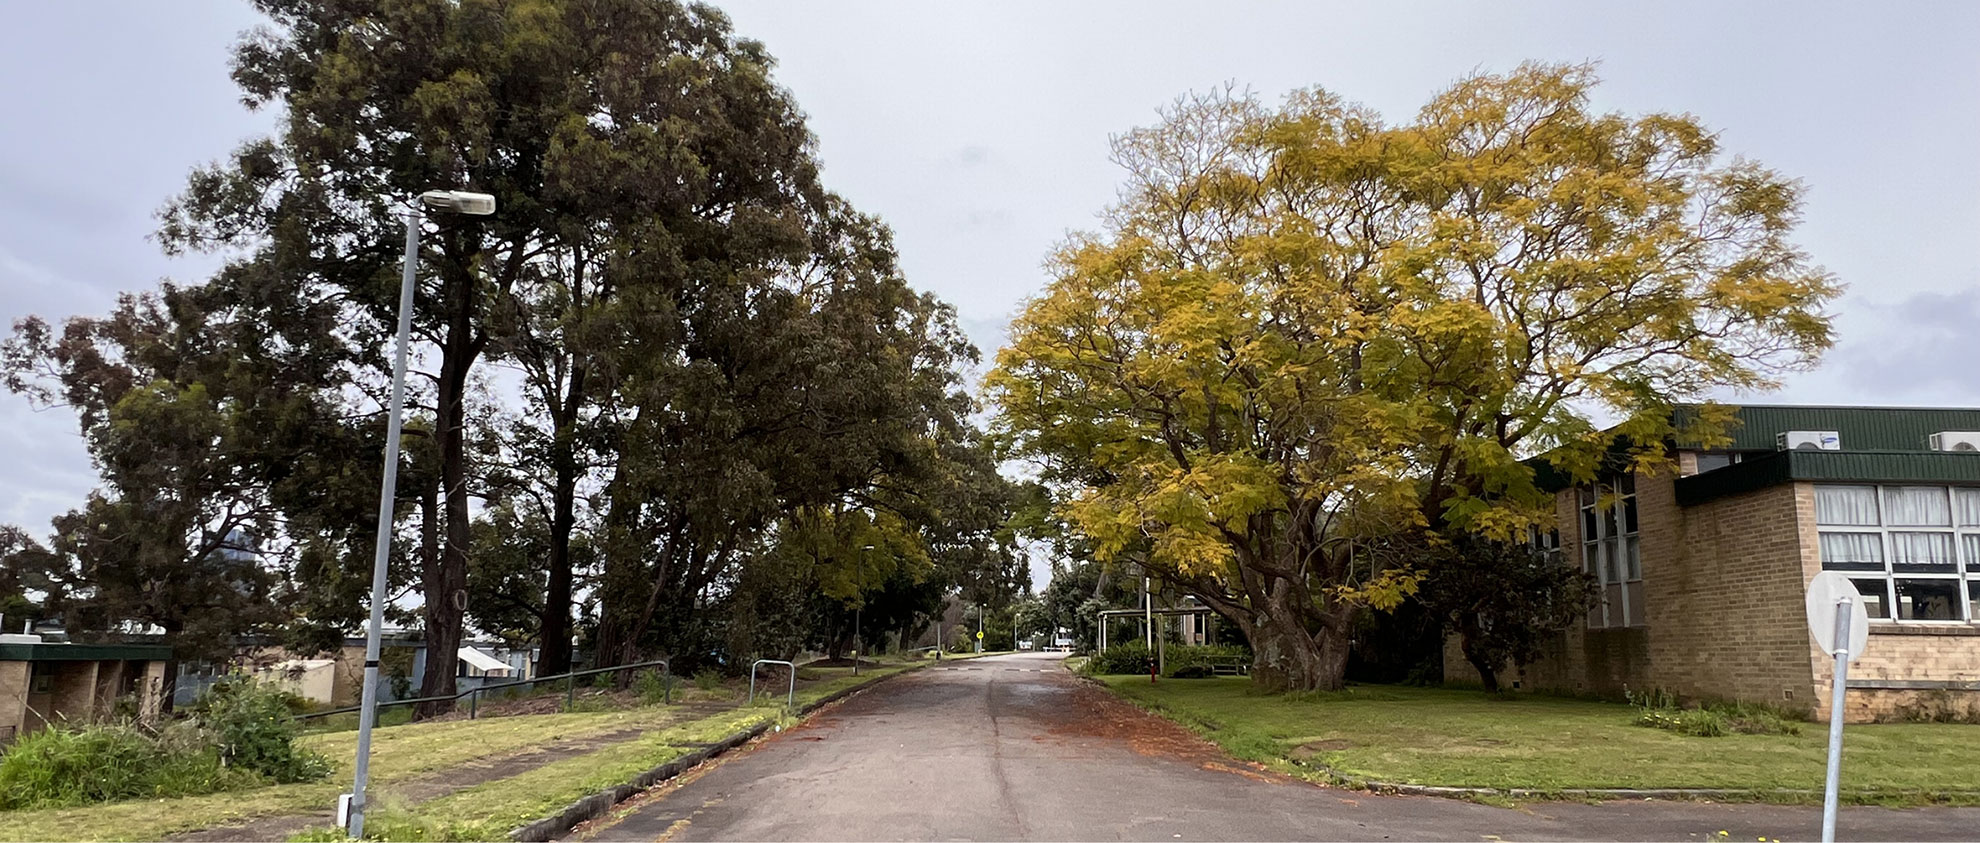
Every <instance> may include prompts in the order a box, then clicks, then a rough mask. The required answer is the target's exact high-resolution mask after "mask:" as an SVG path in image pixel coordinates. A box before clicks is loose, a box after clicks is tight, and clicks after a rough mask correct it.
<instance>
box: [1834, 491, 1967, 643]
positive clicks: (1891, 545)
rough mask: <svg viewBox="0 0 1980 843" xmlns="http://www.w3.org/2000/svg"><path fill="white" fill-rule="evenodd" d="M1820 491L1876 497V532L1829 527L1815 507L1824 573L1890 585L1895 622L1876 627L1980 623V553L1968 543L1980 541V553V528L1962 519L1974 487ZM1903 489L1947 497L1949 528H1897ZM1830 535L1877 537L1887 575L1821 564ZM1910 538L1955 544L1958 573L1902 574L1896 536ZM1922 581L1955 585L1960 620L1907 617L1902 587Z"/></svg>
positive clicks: (1888, 603)
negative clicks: (1964, 497)
mask: <svg viewBox="0 0 1980 843" xmlns="http://www.w3.org/2000/svg"><path fill="white" fill-rule="evenodd" d="M1814 485H1815V494H1816V495H1817V496H1819V495H1821V494H1822V490H1823V489H1825V488H1857V489H1863V488H1868V489H1871V490H1872V491H1873V492H1874V493H1875V498H1876V505H1877V506H1876V509H1877V519H1876V520H1877V523H1876V525H1874V526H1872V525H1861V524H1824V523H1822V521H1821V516H1820V515H1819V513H1820V512H1821V505H1820V504H1819V503H1817V505H1816V506H1815V511H1816V512H1817V513H1818V514H1817V515H1816V517H1815V531H1816V545H1815V546H1816V556H1817V559H1818V560H1819V561H1820V563H1821V565H1822V570H1824V571H1837V572H1839V573H1841V574H1843V575H1844V576H1847V577H1849V578H1850V579H1851V580H1852V581H1855V580H1864V581H1869V580H1881V581H1882V582H1883V584H1884V593H1883V604H1884V607H1885V610H1886V613H1887V614H1888V615H1889V616H1888V617H1883V618H1871V623H1878V624H1926V625H1941V626H1943V625H1948V624H1961V625H1972V624H1976V623H1980V616H1976V614H1980V613H1976V611H1975V610H1976V606H1975V604H1976V602H1980V600H1976V597H1980V552H1970V551H1969V549H1968V539H1967V537H1968V536H1974V537H1976V539H1975V541H1974V546H1975V548H1976V549H1980V523H1973V524H1968V523H1965V520H1966V519H1964V518H1962V517H1961V515H1960V507H1959V498H1960V490H1962V489H1965V488H1970V487H1964V486H1953V485H1940V484H1929V483H1925V484H1921V483H1816V484H1814ZM1902 489H1914V490H1917V489H1931V490H1933V491H1935V492H1937V493H1939V494H1942V495H1944V496H1945V502H1946V512H1947V517H1946V524H1945V525H1943V526H1940V525H1909V524H1905V525H1894V524H1892V523H1891V518H1892V516H1891V509H1892V506H1891V503H1890V497H1891V495H1892V494H1893V493H1894V492H1898V490H1902ZM1830 533H1854V534H1859V535H1874V536H1876V537H1877V542H1878V548H1879V551H1880V553H1881V555H1882V562H1883V567H1882V570H1851V569H1849V568H1842V567H1835V568H1832V567H1830V566H1829V563H1828V560H1826V559H1821V546H1822V543H1821V537H1822V535H1824V534H1830ZM1907 533H1923V534H1935V535H1942V536H1946V537H1948V538H1950V540H1951V544H1952V562H1953V566H1952V569H1951V570H1950V571H1899V570H1897V567H1898V560H1897V540H1896V539H1894V538H1893V536H1894V535H1896V534H1907ZM1919 580H1932V581H1939V582H1950V583H1952V584H1953V585H1954V586H1955V591H1956V599H1955V600H1954V601H1953V604H1954V611H1955V612H1957V613H1958V615H1959V617H1956V618H1907V617H1904V604H1902V603H1900V602H1899V601H1898V590H1897V584H1898V582H1899V581H1919ZM1859 590H1860V587H1859Z"/></svg>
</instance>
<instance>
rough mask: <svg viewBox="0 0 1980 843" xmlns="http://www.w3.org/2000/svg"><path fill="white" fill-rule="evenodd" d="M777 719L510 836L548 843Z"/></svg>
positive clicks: (833, 697)
mask: <svg viewBox="0 0 1980 843" xmlns="http://www.w3.org/2000/svg"><path fill="white" fill-rule="evenodd" d="M933 663H934V662H924V663H922V664H917V665H910V666H908V667H907V668H906V669H904V670H900V671H896V672H894V673H889V674H887V675H886V676H882V677H879V678H877V679H874V680H873V681H871V682H862V683H860V684H858V685H854V686H852V687H849V688H840V689H839V690H837V691H833V692H832V693H829V694H826V695H825V696H823V697H820V698H818V699H816V700H813V701H811V702H808V703H805V704H804V705H802V706H799V707H798V710H797V716H798V717H805V716H807V715H809V714H811V713H812V712H814V711H817V710H818V709H821V708H824V707H825V706H828V705H831V704H832V703H835V702H838V701H839V700H842V699H845V698H846V697H849V696H852V695H853V694H856V693H859V692H860V691H864V690H866V689H868V688H871V687H873V686H875V685H878V684H880V683H882V682H885V681H887V680H889V679H892V678H894V677H896V676H900V675H903V674H907V673H913V672H915V671H917V670H920V669H922V668H924V667H927V666H929V665H930V664H933ZM774 722H775V721H766V722H763V723H758V724H756V725H754V726H751V727H749V728H747V729H741V730H738V731H736V732H733V733H731V734H730V735H729V736H728V737H725V738H723V739H721V740H719V741H716V742H715V743H714V744H713V745H711V746H707V747H704V748H701V749H697V750H695V751H693V752H690V753H688V754H686V755H683V756H681V757H679V758H676V759H674V760H672V761H669V762H667V763H665V764H662V765H660V766H658V767H654V768H653V769H651V770H647V771H646V772H644V773H641V774H639V775H638V776H637V777H635V778H634V779H633V780H632V781H631V782H628V783H626V784H622V785H617V786H614V787H609V788H606V789H604V790H601V791H598V792H597V793H594V794H592V795H590V796H587V797H585V798H583V799H579V800H578V801H576V802H572V803H571V804H570V805H569V806H567V807H565V808H564V810H562V811H558V812H557V813H555V814H551V815H550V816H547V817H544V818H543V819H540V820H537V821H536V822H533V823H530V824H528V825H524V826H520V827H518V828H516V829H514V830H512V831H510V832H509V839H510V840H515V841H518V843H545V841H549V840H551V839H554V838H555V837H556V836H557V835H559V834H563V833H564V832H567V831H570V830H571V829H573V828H576V827H577V826H578V824H579V823H582V822H585V821H587V820H594V819H597V818H599V817H602V816H604V815H605V814H606V813H607V812H609V811H611V810H612V806H614V805H617V804H619V803H620V802H624V801H626V800H627V799H631V798H632V797H634V796H636V795H638V794H640V793H642V792H644V791H646V790H647V789H648V788H651V787H653V786H654V785H657V784H660V783H661V782H664V781H667V780H669V779H672V778H674V777H676V776H679V775H680V774H682V773H685V772H687V771H689V770H692V769H694V768H695V767H697V766H700V765H701V764H703V763H705V762H707V761H708V760H709V759H711V758H715V757H716V756H719V755H721V754H722V753H725V752H728V751H729V750H732V749H735V748H736V747H739V746H742V745H743V744H746V743H749V742H750V741H752V740H755V739H756V738H758V737H761V736H762V735H763V733H764V732H767V731H770V727H771V726H772V725H774Z"/></svg>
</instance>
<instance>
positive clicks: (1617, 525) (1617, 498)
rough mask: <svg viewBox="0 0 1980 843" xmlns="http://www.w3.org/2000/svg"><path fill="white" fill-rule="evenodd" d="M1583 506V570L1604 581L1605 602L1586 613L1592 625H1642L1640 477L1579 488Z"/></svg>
mask: <svg viewBox="0 0 1980 843" xmlns="http://www.w3.org/2000/svg"><path fill="white" fill-rule="evenodd" d="M1577 494H1578V495H1579V496H1580V500H1579V503H1580V509H1581V570H1583V571H1586V572H1588V574H1590V575H1591V576H1593V577H1595V580H1596V582H1597V583H1599V584H1600V586H1601V591H1602V604H1601V605H1600V606H1597V607H1595V609H1594V610H1592V611H1590V612H1589V613H1588V625H1589V626H1591V627H1612V626H1641V625H1643V622H1644V611H1643V585H1642V582H1643V558H1642V553H1641V551H1640V550H1639V547H1638V541H1637V529H1638V524H1637V513H1636V477H1635V475H1633V474H1624V475H1622V476H1621V477H1619V478H1617V479H1615V480H1613V481H1610V482H1607V483H1600V484H1596V485H1593V486H1584V487H1581V489H1580V490H1579V491H1578V492H1577Z"/></svg>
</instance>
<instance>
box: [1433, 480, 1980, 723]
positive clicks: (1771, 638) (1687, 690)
mask: <svg viewBox="0 0 1980 843" xmlns="http://www.w3.org/2000/svg"><path fill="white" fill-rule="evenodd" d="M1674 490H1675V486H1674V482H1673V478H1671V477H1668V476H1665V477H1639V478H1638V479H1637V495H1638V499H1637V507H1638V515H1639V522H1640V533H1639V534H1640V536H1641V538H1640V542H1641V548H1642V551H1641V552H1642V558H1643V583H1642V586H1643V588H1644V589H1645V596H1646V604H1647V610H1648V611H1647V613H1646V614H1647V615H1648V617H1647V618H1646V619H1644V625H1643V626H1642V627H1640V628H1629V629H1585V628H1580V627H1577V628H1574V629H1570V630H1568V631H1567V632H1565V633H1564V634H1562V635H1561V636H1559V638H1558V639H1556V640H1555V641H1554V642H1552V643H1551V644H1550V645H1549V646H1548V647H1547V648H1546V655H1545V656H1544V657H1543V658H1542V659H1541V660H1540V661H1539V663H1537V664H1533V665H1529V666H1527V668H1526V669H1525V670H1524V671H1521V672H1519V673H1518V674H1517V680H1518V682H1519V687H1521V688H1526V689H1548V690H1560V691H1569V692H1575V693H1589V694H1597V695H1603V696H1618V695H1620V694H1621V693H1622V691H1623V690H1624V688H1629V689H1637V690H1651V689H1663V690H1669V691H1672V692H1675V693H1677V694H1678V695H1679V696H1681V697H1685V698H1692V699H1739V700H1747V701H1752V702H1765V703H1770V704H1774V705H1780V706H1784V707H1787V708H1790V709H1795V710H1799V711H1802V712H1804V713H1806V714H1808V715H1810V716H1812V717H1814V718H1815V719H1817V720H1819V721H1826V720H1827V719H1828V712H1829V692H1830V689H1831V685H1832V681H1831V675H1830V674H1831V672H1832V670H1831V663H1832V659H1831V658H1830V657H1829V656H1828V654H1826V653H1823V652H1822V651H1821V650H1820V649H1819V648H1817V647H1816V645H1815V641H1814V638H1813V636H1810V635H1809V634H1808V624H1807V616H1806V610H1805V608H1804V605H1805V601H1804V596H1805V594H1806V591H1807V583H1808V581H1809V579H1811V578H1813V577H1814V576H1815V574H1817V573H1819V572H1820V571H1821V569H1822V564H1821V558H1820V555H1819V547H1820V544H1819V539H1818V536H1817V529H1816V526H1815V489H1814V486H1813V485H1811V484H1808V483H1795V484H1783V485H1780V486H1774V487H1771V488H1767V489H1761V490H1758V491H1754V492H1750V493H1747V494H1744V495H1737V496H1733V497H1728V498H1721V499H1718V500H1715V501H1711V502H1709V503H1705V504H1702V505H1699V506H1694V507H1687V508H1680V507H1678V506H1677V503H1676V498H1675V494H1674ZM1556 506H1557V514H1558V516H1559V518H1560V523H1561V541H1562V545H1563V547H1564V548H1565V549H1566V550H1567V553H1568V558H1569V559H1570V560H1571V562H1572V563H1573V564H1576V565H1579V564H1580V563H1579V560H1580V555H1579V554H1580V548H1581V545H1580V541H1581V537H1580V535H1579V529H1580V519H1579V517H1578V515H1579V514H1578V512H1577V510H1576V505H1575V497H1574V493H1573V492H1572V491H1568V492H1563V493H1562V494H1561V495H1560V496H1559V497H1558V498H1557V500H1556ZM1444 664H1445V668H1444V670H1445V677H1446V678H1447V679H1449V680H1452V681H1459V682H1475V681H1477V672H1476V671H1474V670H1473V669H1472V668H1471V666H1470V665H1469V664H1467V663H1465V661H1464V659H1463V656H1462V655H1461V654H1460V653H1459V651H1458V649H1457V646H1456V641H1455V640H1452V641H1448V642H1446V648H1445V659H1444ZM1504 676H1506V677H1507V678H1508V680H1510V679H1511V678H1512V677H1514V676H1515V674H1514V673H1512V672H1511V671H1508V672H1507V673H1506V674H1504ZM1850 677H1851V683H1852V685H1851V691H1850V695H1849V699H1848V700H1847V701H1846V709H1845V711H1846V715H1845V718H1846V719H1847V720H1849V721H1853V722H1860V721H1865V720H1871V719H1883V718H1891V717H1894V716H1896V715H1898V714H1899V713H1900V711H1901V710H1902V709H1903V708H1905V707H1907V706H1919V705H1940V704H1948V703H1949V704H1950V705H1952V706H1953V707H1955V708H1960V709H1966V708H1973V709H1974V710H1976V711H1980V626H1975V625H1966V624H1957V625H1955V624H1944V625H1930V626H1927V625H1911V624H1907V625H1903V626H1898V625H1892V624H1875V625H1873V626H1872V627H1871V634H1870V637H1869V643H1868V644H1867V645H1866V646H1865V652H1864V654H1863V656H1862V657H1861V658H1860V659H1858V660H1857V662H1856V663H1855V664H1854V665H1853V666H1852V667H1851V672H1850ZM1945 683H1952V684H1953V685H1954V686H1955V690H1951V691H1950V692H1949V691H1947V690H1943V689H1939V688H1936V687H1934V688H1927V687H1919V686H1923V685H1932V686H1938V685H1943V684H1945ZM1505 684H1507V685H1508V686H1511V685H1512V682H1511V681H1506V683H1505Z"/></svg>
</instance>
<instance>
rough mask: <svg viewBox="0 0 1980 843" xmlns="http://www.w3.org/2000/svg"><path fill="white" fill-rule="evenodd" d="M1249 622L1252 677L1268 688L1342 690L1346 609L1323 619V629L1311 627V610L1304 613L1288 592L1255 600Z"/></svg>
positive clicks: (1319, 625) (1281, 689)
mask: <svg viewBox="0 0 1980 843" xmlns="http://www.w3.org/2000/svg"><path fill="white" fill-rule="evenodd" d="M1253 607H1254V617H1253V620H1252V622H1251V623H1250V624H1247V625H1246V629H1245V637H1246V638H1248V639H1250V641H1251V651H1252V665H1251V680H1252V682H1253V683H1255V684H1257V686H1258V687H1259V688H1261V689H1264V690H1267V691H1273V692H1278V691H1338V690H1340V689H1341V687H1342V686H1343V685H1344V684H1345V681H1344V677H1345V676H1346V674H1347V657H1348V636H1347V629H1348V626H1349V625H1348V623H1346V621H1348V620H1350V619H1351V618H1352V615H1351V614H1349V613H1348V611H1347V610H1346V609H1343V610H1342V611H1341V612H1339V613H1337V614H1339V615H1341V617H1329V618H1322V619H1320V620H1321V622H1320V623H1318V624H1316V625H1317V626H1318V627H1319V630H1320V631H1319V632H1317V633H1310V632H1308V631H1307V628H1308V621H1309V620H1312V617H1311V615H1312V613H1302V612H1300V611H1299V610H1298V609H1296V608H1295V607H1294V606H1292V605H1291V600H1290V599H1288V598H1285V597H1275V598H1272V599H1267V600H1261V601H1255V602H1254V604H1253Z"/></svg>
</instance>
